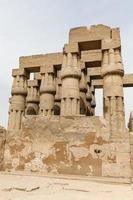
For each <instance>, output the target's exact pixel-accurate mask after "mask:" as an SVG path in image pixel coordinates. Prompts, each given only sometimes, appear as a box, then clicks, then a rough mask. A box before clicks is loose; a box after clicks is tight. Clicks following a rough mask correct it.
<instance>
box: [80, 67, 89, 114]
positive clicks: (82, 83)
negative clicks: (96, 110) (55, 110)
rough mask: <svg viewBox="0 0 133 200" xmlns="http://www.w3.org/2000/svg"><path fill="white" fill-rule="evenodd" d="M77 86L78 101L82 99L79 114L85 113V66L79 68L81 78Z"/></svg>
mask: <svg viewBox="0 0 133 200" xmlns="http://www.w3.org/2000/svg"><path fill="white" fill-rule="evenodd" d="M79 88H80V101H82V102H80V114H84V115H86V113H87V102H86V92H87V83H86V71H85V68H84V69H82V70H81V79H80V84H79ZM82 104H83V105H82Z"/></svg>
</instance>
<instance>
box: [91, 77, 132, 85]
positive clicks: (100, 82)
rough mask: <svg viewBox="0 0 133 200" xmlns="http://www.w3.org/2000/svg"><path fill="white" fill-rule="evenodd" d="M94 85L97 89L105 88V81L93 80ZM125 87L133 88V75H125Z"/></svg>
mask: <svg viewBox="0 0 133 200" xmlns="http://www.w3.org/2000/svg"><path fill="white" fill-rule="evenodd" d="M92 85H94V87H95V88H102V87H103V79H93V80H92ZM123 87H133V74H125V75H124V77H123Z"/></svg>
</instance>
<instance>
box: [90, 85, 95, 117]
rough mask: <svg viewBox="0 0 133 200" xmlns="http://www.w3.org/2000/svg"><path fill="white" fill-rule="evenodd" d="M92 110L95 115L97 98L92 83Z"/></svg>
mask: <svg viewBox="0 0 133 200" xmlns="http://www.w3.org/2000/svg"><path fill="white" fill-rule="evenodd" d="M91 97H92V99H91V112H92V115H95V107H96V98H95V88H94V86H93V85H91Z"/></svg>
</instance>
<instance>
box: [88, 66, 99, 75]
mask: <svg viewBox="0 0 133 200" xmlns="http://www.w3.org/2000/svg"><path fill="white" fill-rule="evenodd" d="M87 74H88V75H89V76H95V77H97V76H101V67H89V68H87Z"/></svg>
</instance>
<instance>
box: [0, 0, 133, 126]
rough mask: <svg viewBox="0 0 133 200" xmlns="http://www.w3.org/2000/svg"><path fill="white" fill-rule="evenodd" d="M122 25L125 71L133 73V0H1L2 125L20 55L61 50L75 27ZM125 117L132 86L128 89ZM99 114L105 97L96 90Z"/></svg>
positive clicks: (130, 104)
mask: <svg viewBox="0 0 133 200" xmlns="http://www.w3.org/2000/svg"><path fill="white" fill-rule="evenodd" d="M93 24H105V25H108V26H111V27H120V30H121V40H122V55H123V62H124V66H125V73H133V66H132V62H131V61H132V58H133V1H132V0H0V69H1V70H0V71H1V72H0V124H1V125H3V126H6V125H7V119H8V106H9V105H8V98H9V96H10V90H11V85H12V78H11V70H12V68H17V67H18V59H19V57H20V56H24V55H32V54H42V53H50V52H56V51H62V47H63V44H64V43H66V42H67V41H68V32H69V29H70V28H72V27H77V26H90V25H93ZM124 92H125V104H126V118H128V116H129V111H131V110H133V88H130V89H125V90H124ZM97 96H98V99H97V104H98V105H100V106H99V107H97V109H96V111H97V114H99V113H101V110H102V106H101V105H102V103H101V102H102V98H101V95H100V92H97Z"/></svg>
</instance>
